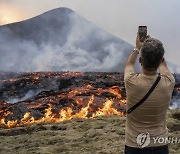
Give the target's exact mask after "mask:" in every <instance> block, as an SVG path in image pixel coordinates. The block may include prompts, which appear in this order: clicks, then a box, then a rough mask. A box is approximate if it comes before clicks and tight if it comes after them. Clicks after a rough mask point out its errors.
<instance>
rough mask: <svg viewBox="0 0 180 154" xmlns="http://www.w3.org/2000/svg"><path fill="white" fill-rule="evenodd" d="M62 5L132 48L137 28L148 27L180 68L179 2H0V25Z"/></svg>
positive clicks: (81, 0)
mask: <svg viewBox="0 0 180 154" xmlns="http://www.w3.org/2000/svg"><path fill="white" fill-rule="evenodd" d="M62 6H65V7H69V8H71V9H73V10H74V11H76V12H78V13H79V14H80V15H81V16H83V17H85V18H86V19H88V20H89V21H91V22H92V23H94V24H96V25H98V26H99V27H101V28H103V29H105V30H106V31H108V32H110V33H112V34H114V35H116V36H118V37H119V38H121V39H124V40H126V41H127V42H129V43H131V44H133V45H134V44H135V35H136V32H137V27H138V25H147V26H148V32H149V34H150V35H151V36H152V37H156V38H158V39H160V40H161V41H162V42H163V43H164V46H165V49H166V59H167V60H169V61H171V62H173V63H175V64H178V65H180V61H179V58H180V47H179V43H180V19H179V17H178V16H179V15H180V0H0V25H3V24H7V23H11V22H16V21H21V20H23V19H28V18H31V17H34V16H36V15H39V14H41V13H43V12H45V11H48V10H51V9H53V8H58V7H62Z"/></svg>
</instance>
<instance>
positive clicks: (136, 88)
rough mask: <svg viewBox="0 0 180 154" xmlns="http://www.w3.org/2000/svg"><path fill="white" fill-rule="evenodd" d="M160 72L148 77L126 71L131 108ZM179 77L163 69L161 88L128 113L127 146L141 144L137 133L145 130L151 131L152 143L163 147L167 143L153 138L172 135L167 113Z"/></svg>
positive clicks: (128, 104) (159, 85)
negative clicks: (169, 131) (169, 129)
mask: <svg viewBox="0 0 180 154" xmlns="http://www.w3.org/2000/svg"><path fill="white" fill-rule="evenodd" d="M156 78H157V75H154V76H147V75H144V74H136V73H133V71H131V70H130V71H129V72H126V74H125V86H126V93H127V109H129V108H131V107H132V106H133V105H134V104H136V103H137V102H138V101H139V100H140V99H141V98H143V97H144V96H145V94H146V93H147V92H148V90H149V89H150V88H151V86H152V85H153V83H154V82H155V80H156ZM174 84H175V80H174V77H173V75H172V74H171V73H170V72H163V74H161V80H160V82H159V83H158V85H157V87H156V88H155V89H154V91H153V92H152V93H151V95H150V96H149V97H148V98H147V100H146V101H145V102H144V103H143V104H142V105H140V106H139V107H138V108H137V109H135V110H134V111H133V112H132V113H131V114H128V115H127V121H126V138H125V142H126V145H127V146H130V147H138V145H137V141H136V139H137V136H138V135H139V134H141V133H149V134H150V136H151V142H150V144H149V145H148V146H150V147H154V146H160V145H164V144H167V143H162V144H159V143H154V141H153V139H152V137H164V138H166V137H168V131H167V127H166V113H167V109H168V106H169V103H170V99H171V96H172V91H173V88H174Z"/></svg>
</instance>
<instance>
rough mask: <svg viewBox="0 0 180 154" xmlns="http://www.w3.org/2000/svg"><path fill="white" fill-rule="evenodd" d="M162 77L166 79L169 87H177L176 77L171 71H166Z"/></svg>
mask: <svg viewBox="0 0 180 154" xmlns="http://www.w3.org/2000/svg"><path fill="white" fill-rule="evenodd" d="M161 76H162V77H164V79H165V82H166V84H167V85H168V86H173V87H174V86H175V79H174V76H173V75H172V74H171V72H169V71H165V72H163V73H161Z"/></svg>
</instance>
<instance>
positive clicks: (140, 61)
mask: <svg viewBox="0 0 180 154" xmlns="http://www.w3.org/2000/svg"><path fill="white" fill-rule="evenodd" d="M139 63H140V64H141V65H142V59H141V57H139Z"/></svg>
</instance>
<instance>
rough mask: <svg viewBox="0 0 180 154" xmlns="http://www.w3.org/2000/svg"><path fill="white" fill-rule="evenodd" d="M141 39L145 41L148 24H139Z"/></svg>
mask: <svg viewBox="0 0 180 154" xmlns="http://www.w3.org/2000/svg"><path fill="white" fill-rule="evenodd" d="M138 33H139V40H140V41H141V42H144V40H145V39H146V36H147V26H139V28H138Z"/></svg>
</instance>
